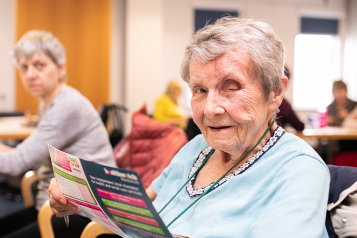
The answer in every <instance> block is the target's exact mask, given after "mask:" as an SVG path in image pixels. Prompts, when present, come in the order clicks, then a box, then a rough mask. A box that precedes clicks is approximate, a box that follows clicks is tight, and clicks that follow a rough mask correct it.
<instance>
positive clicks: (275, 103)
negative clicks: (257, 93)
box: [269, 75, 288, 111]
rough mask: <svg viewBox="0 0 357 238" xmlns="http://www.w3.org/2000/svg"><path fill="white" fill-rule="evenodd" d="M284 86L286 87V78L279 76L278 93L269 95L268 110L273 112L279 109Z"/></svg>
mask: <svg viewBox="0 0 357 238" xmlns="http://www.w3.org/2000/svg"><path fill="white" fill-rule="evenodd" d="M286 85H288V78H287V77H286V76H285V75H283V76H281V89H280V91H279V92H276V93H274V92H270V95H269V104H270V105H269V107H270V110H272V111H275V110H276V109H278V108H279V106H280V104H281V102H282V101H283V98H284V92H285V88H286Z"/></svg>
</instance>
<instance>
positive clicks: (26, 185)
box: [21, 170, 39, 207]
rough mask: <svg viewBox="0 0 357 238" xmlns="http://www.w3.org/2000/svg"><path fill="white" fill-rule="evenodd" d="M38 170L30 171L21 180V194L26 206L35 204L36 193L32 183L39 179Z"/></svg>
mask: <svg viewBox="0 0 357 238" xmlns="http://www.w3.org/2000/svg"><path fill="white" fill-rule="evenodd" d="M38 180H39V178H38V176H37V171H36V170H34V171H28V172H27V173H26V174H25V175H24V176H23V177H22V180H21V194H22V199H23V201H24V206H25V207H31V206H33V205H35V201H34V194H33V192H32V184H33V183H34V182H36V181H38Z"/></svg>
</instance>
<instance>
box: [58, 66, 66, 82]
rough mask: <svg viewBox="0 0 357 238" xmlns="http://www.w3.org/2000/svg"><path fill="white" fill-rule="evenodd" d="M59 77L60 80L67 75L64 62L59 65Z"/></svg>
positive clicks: (63, 79)
mask: <svg viewBox="0 0 357 238" xmlns="http://www.w3.org/2000/svg"><path fill="white" fill-rule="evenodd" d="M58 69H59V78H60V80H61V82H63V81H65V79H66V76H67V65H66V63H63V64H61V65H60V66H59V67H58Z"/></svg>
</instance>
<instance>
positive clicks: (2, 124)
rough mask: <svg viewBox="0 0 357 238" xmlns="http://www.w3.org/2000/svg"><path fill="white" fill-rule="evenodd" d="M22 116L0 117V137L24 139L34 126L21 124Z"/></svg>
mask: <svg viewBox="0 0 357 238" xmlns="http://www.w3.org/2000/svg"><path fill="white" fill-rule="evenodd" d="M23 120H24V118H23V117H0V139H15V140H24V139H26V138H27V137H28V136H29V135H31V133H32V132H33V131H34V130H35V127H28V126H23V125H22V124H21V123H22V122H23Z"/></svg>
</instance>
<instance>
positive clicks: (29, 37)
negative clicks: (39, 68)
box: [11, 30, 66, 68]
mask: <svg viewBox="0 0 357 238" xmlns="http://www.w3.org/2000/svg"><path fill="white" fill-rule="evenodd" d="M36 52H43V53H44V54H46V55H47V56H48V57H50V58H51V60H52V61H53V63H55V64H56V65H57V67H60V66H61V65H62V64H64V63H66V50H65V49H64V47H63V45H62V44H61V42H60V41H59V40H58V39H57V38H56V37H55V36H54V35H52V33H50V32H47V31H39V30H31V31H28V32H27V33H25V34H24V35H23V36H22V37H21V39H20V40H19V41H18V42H17V43H16V45H15V46H14V48H13V49H12V51H11V56H12V59H13V61H14V63H15V65H16V66H17V67H18V68H19V67H20V65H19V59H20V58H21V57H23V56H25V59H30V58H31V57H32V56H33V54H34V53H36Z"/></svg>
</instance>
